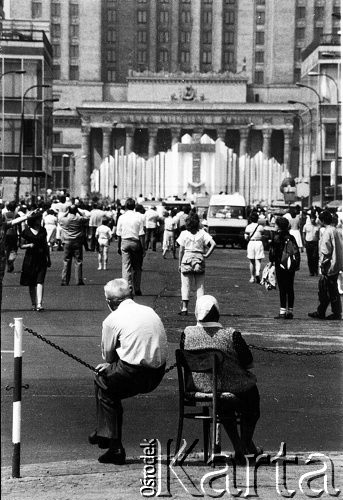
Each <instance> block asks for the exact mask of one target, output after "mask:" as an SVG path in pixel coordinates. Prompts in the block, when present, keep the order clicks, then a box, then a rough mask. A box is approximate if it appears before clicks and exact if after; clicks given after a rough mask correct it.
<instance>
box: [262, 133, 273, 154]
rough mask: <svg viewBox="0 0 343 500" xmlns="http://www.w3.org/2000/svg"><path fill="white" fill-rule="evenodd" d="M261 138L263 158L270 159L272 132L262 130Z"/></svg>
mask: <svg viewBox="0 0 343 500" xmlns="http://www.w3.org/2000/svg"><path fill="white" fill-rule="evenodd" d="M262 137H263V146H262V151H263V157H264V158H267V159H268V158H270V150H271V137H272V130H271V129H270V128H264V129H263V130H262Z"/></svg>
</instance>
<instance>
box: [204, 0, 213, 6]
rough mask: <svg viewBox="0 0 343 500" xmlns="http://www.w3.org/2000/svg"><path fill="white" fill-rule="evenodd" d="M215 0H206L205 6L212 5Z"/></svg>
mask: <svg viewBox="0 0 343 500" xmlns="http://www.w3.org/2000/svg"><path fill="white" fill-rule="evenodd" d="M212 3H213V0H204V4H205V5H212Z"/></svg>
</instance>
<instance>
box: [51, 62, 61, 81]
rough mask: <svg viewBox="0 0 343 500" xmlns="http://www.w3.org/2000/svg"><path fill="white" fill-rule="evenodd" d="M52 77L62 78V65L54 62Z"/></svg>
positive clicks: (55, 78)
mask: <svg viewBox="0 0 343 500" xmlns="http://www.w3.org/2000/svg"><path fill="white" fill-rule="evenodd" d="M52 77H53V79H54V80H60V78H61V66H60V65H59V64H54V65H53V67H52Z"/></svg>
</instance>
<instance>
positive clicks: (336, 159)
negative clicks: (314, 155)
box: [307, 71, 340, 200]
mask: <svg viewBox="0 0 343 500" xmlns="http://www.w3.org/2000/svg"><path fill="white" fill-rule="evenodd" d="M307 75H308V76H318V77H319V76H325V77H326V78H329V80H331V81H332V82H333V83H334V85H335V87H336V106H337V124H336V131H335V135H336V138H335V139H336V144H335V175H334V185H333V199H334V200H336V199H337V184H338V156H339V154H338V152H339V144H338V143H339V125H340V107H339V90H338V85H337V82H336V80H335V79H334V78H333V77H332V76H331V75H327V74H326V73H317V72H316V71H310V72H309V73H307Z"/></svg>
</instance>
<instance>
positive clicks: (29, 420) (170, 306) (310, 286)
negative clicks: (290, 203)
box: [1, 247, 343, 500]
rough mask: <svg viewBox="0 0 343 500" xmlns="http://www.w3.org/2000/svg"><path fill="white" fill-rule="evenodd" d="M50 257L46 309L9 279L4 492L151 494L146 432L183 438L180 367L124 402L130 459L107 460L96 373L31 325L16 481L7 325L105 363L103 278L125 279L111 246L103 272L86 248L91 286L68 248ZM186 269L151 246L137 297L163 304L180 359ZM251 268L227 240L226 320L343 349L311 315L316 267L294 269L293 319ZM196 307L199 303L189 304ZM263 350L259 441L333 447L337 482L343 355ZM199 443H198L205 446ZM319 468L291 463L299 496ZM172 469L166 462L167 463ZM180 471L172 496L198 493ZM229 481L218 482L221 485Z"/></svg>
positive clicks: (221, 270) (252, 330)
mask: <svg viewBox="0 0 343 500" xmlns="http://www.w3.org/2000/svg"><path fill="white" fill-rule="evenodd" d="M52 260H53V267H52V269H50V270H49V272H48V276H47V280H46V300H45V306H46V311H44V313H36V312H31V311H30V310H29V309H30V301H29V297H28V293H27V290H26V289H25V288H23V287H19V286H18V282H19V273H18V272H17V273H15V274H13V275H9V274H7V275H6V277H5V282H4V299H3V311H2V339H1V340H2V410H3V411H2V464H3V465H4V468H3V469H2V473H3V495H4V498H13V499H14V498H16V499H19V498H20V499H21V498H23V499H24V498H25V499H31V498H32V499H33V498H34V499H40V498H46V499H53V500H57V499H58V500H60V499H64V498H65V499H67V498H68V499H69V498H81V497H82V498H83V499H85V500H88V499H93V498H94V499H95V498H96V499H98V498H101V499H107V498H108V499H110V498H111V499H117V498H130V499H131V498H132V499H134V498H141V495H140V493H139V487H140V484H139V480H140V478H142V474H143V464H142V461H141V460H139V459H138V457H139V454H140V448H139V442H140V440H141V439H142V438H152V437H156V438H159V439H160V440H161V442H162V444H163V448H165V446H166V442H167V440H168V439H169V438H172V437H173V436H174V435H175V429H176V421H177V380H176V373H175V370H173V371H171V372H170V373H168V374H167V376H166V377H165V379H164V381H163V383H162V384H161V386H160V387H159V388H158V389H157V390H156V391H155V392H154V393H152V394H150V395H142V396H141V397H137V398H132V399H130V400H127V401H125V406H124V407H125V417H124V418H125V420H124V441H125V446H126V450H127V455H128V457H129V461H128V462H129V463H128V465H126V466H124V467H119V466H103V465H100V464H99V463H98V462H97V460H96V458H97V450H96V449H94V447H91V446H89V445H88V444H87V442H86V436H87V434H88V433H89V431H90V430H92V427H93V425H94V402H93V390H92V376H91V373H90V372H89V371H88V370H87V369H86V368H84V367H83V366H81V365H78V364H77V363H75V362H74V361H73V360H71V359H69V358H67V357H65V356H64V355H62V354H61V353H59V352H58V351H56V350H53V349H52V348H51V347H49V346H47V345H46V344H44V343H42V342H41V341H39V340H37V339H35V338H33V337H32V336H29V334H25V338H24V346H23V349H24V351H25V352H24V365H23V383H29V384H30V389H29V390H28V391H23V429H22V435H23V437H22V464H23V465H22V468H21V476H22V479H20V480H14V479H10V475H11V471H10V463H11V452H12V445H11V397H12V396H11V393H9V392H5V391H4V387H5V386H6V384H8V383H11V379H12V372H13V367H12V364H13V361H12V356H13V354H12V353H11V351H13V340H12V339H13V336H12V330H11V328H10V327H9V326H8V324H9V323H10V322H11V321H13V317H18V316H22V317H23V318H24V323H25V325H26V326H28V327H30V328H32V329H33V330H35V331H37V332H38V333H40V334H43V335H45V336H46V337H47V338H48V339H49V340H50V341H53V342H55V343H57V344H59V345H61V346H62V347H64V348H65V349H68V350H70V351H71V352H73V353H74V354H76V355H77V356H79V357H81V358H82V359H84V360H85V361H87V362H89V363H90V364H92V365H96V364H97V363H98V362H100V361H101V360H100V357H99V344H100V325H101V321H102V320H103V319H104V317H105V316H106V315H107V310H106V303H105V302H104V300H103V285H104V283H106V282H107V281H108V280H109V279H111V278H113V277H118V276H120V260H119V257H118V256H117V255H116V254H115V252H114V248H113V247H112V249H111V254H110V266H109V270H108V271H105V272H98V271H96V267H97V263H96V255H95V254H93V253H87V254H85V281H86V286H85V287H77V286H74V285H71V286H69V287H64V288H61V287H60V269H61V253H59V252H54V253H53V256H52ZM303 260H304V261H305V259H303ZM21 262H22V255H20V256H19V258H18V261H17V262H16V269H17V270H20V267H21ZM176 267H177V261H174V260H173V259H171V258H169V259H168V260H162V258H161V254H160V253H152V252H151V253H149V255H148V257H147V259H146V260H145V262H144V274H143V293H144V296H143V297H142V298H139V301H140V302H141V303H144V304H147V305H151V306H153V307H154V308H155V309H156V310H157V312H158V313H159V314H160V315H161V317H162V318H163V321H164V324H165V326H166V330H167V334H168V340H169V346H170V347H169V348H170V355H169V361H170V363H172V362H173V352H174V350H175V348H176V347H177V346H178V342H179V339H180V334H181V332H182V331H183V329H184V327H185V326H186V325H187V324H191V323H193V322H194V316H192V315H190V316H189V317H182V318H181V317H179V316H177V314H176V313H177V311H178V308H179V303H180V284H179V276H178V274H177V272H176ZM247 267H248V266H247V261H246V257H245V252H244V251H241V250H231V249H230V250H223V249H221V248H218V249H217V250H216V251H215V253H214V254H213V256H212V257H211V259H210V260H209V261H208V267H207V285H206V292H207V293H211V294H213V295H215V296H216V297H217V298H218V300H219V303H220V306H221V313H222V318H221V319H222V322H223V323H224V325H231V326H235V327H237V328H238V329H240V331H242V333H243V334H244V336H245V338H246V340H247V342H248V343H249V344H252V345H254V346H256V347H263V348H265V347H268V348H277V349H280V350H284V351H287V352H290V353H293V354H294V353H307V354H309V353H313V352H320V351H323V352H325V353H330V352H331V351H333V350H336V349H342V325H341V324H340V323H339V322H320V321H314V320H311V319H309V318H308V317H307V312H308V311H309V310H314V309H315V307H316V286H317V280H316V279H315V278H312V277H309V276H308V272H307V268H306V265H305V262H303V265H302V268H301V271H300V272H299V273H297V277H296V308H295V320H293V321H291V322H286V321H284V322H280V321H277V320H274V319H273V317H274V315H275V314H276V313H277V312H278V295H277V292H275V291H272V292H267V291H266V290H264V289H263V288H262V287H260V286H258V285H253V284H249V283H248V279H249V275H248V274H249V273H248V270H247ZM309 304H310V305H309ZM193 307H194V300H192V301H191V310H192V308H193ZM253 353H254V358H255V373H256V374H257V376H258V380H259V388H260V392H261V409H262V416H261V420H260V422H259V425H258V428H257V430H256V442H257V443H258V444H261V445H262V446H263V448H264V449H265V450H269V451H270V454H271V455H272V456H275V454H276V453H277V451H278V449H279V447H280V443H281V441H285V442H286V443H287V450H289V453H296V454H297V455H299V456H301V457H302V459H304V458H306V457H308V455H309V453H310V452H311V451H317V452H319V451H320V452H322V453H326V454H327V455H329V456H330V457H331V458H332V459H333V461H334V463H335V465H336V466H337V469H336V471H335V476H336V478H337V479H338V474H339V472H341V467H342V457H341V456H340V455H339V452H340V450H342V443H343V436H342V429H341V421H342V413H343V412H342V398H341V396H342V377H341V374H342V355H338V354H336V355H334V354H327V355H322V356H301V357H300V356H295V355H290V356H287V355H285V354H284V355H281V354H274V353H271V352H264V351H260V350H256V349H255V348H254V350H253ZM185 437H186V438H187V441H188V442H189V443H190V442H192V440H193V439H195V438H196V437H199V436H198V429H197V428H196V427H194V426H192V427H191V426H188V427H186V428H185ZM223 449H224V450H230V445H229V443H227V442H224V443H223ZM200 450H201V446H200V447H199V446H198V447H197V448H196V451H198V452H200ZM164 453H165V452H164ZM80 458H81V460H80ZM192 460H193V462H192ZM192 460H191V463H192V465H187V471H188V472H189V475H190V477H191V478H194V480H195V481H196V480H198V482H199V481H200V478H201V477H202V475H203V474H204V473H205V472H208V471H209V470H210V469H204V468H203V466H200V465H194V460H195V458H194V457H193V459H192ZM309 467H310V465H306V466H305V465H302V466H289V485H290V486H289V487H290V488H294V489H295V490H296V496H295V498H305V497H306V495H305V496H304V497H302V496H301V492H300V489H299V484H298V480H299V477H300V476H301V474H303V473H304V471H308V470H310V469H309ZM162 469H163V470H164V471H166V470H167V467H166V465H165V464H164V466H162ZM216 470H217V469H216ZM260 470H261V487H260V486H259V485H258V486H259V490H258V494H259V496H260V498H264V499H266V500H269V498H270V499H275V498H278V496H279V495H278V493H277V492H276V488H275V466H269V467H262V468H261V469H260ZM164 474H165V472H164ZM199 474H200V475H199ZM171 477H172V482H171V495H172V497H173V498H188V497H189V498H192V494H194V491H193V490H189V491H188V493H186V492H185V490H184V489H183V487H182V486H181V484H180V483H179V482H178V480H177V479H176V478H175V476H174V474H173V473H171ZM287 477H288V476H287ZM219 483H220V481H219V480H218V487H219ZM242 484H243V483H242ZM287 484H288V483H287ZM313 485H314V483H313ZM318 487H319V486H318ZM306 498H307V497H306ZM323 498H325V495H324V496H323Z"/></svg>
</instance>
